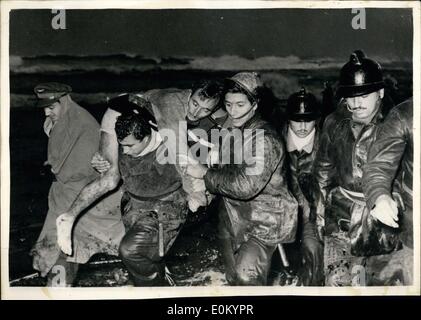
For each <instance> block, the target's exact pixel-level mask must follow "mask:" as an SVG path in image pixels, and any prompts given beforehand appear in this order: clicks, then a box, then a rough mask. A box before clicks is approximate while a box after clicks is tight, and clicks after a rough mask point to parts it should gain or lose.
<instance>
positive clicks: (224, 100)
mask: <svg viewBox="0 0 421 320" xmlns="http://www.w3.org/2000/svg"><path fill="white" fill-rule="evenodd" d="M261 88H262V84H261V82H260V79H259V76H258V74H256V73H253V72H241V73H238V74H236V75H234V76H233V77H231V78H228V79H225V80H224V81H223V82H219V81H203V82H200V83H198V84H196V85H194V86H193V87H192V89H190V90H180V89H156V90H150V91H147V92H144V93H141V94H123V95H121V96H118V97H116V98H113V99H111V100H110V101H109V102H108V109H107V111H106V112H105V114H104V116H103V118H102V123H101V128H100V129H99V126H98V124H97V123H96V121H95V120H94V119H93V118H92V117H91V116H90V115H89V113H88V112H86V111H85V110H84V109H82V108H81V107H79V106H77V105H76V104H75V103H74V102H73V101H72V100H71V98H70V96H69V93H70V91H71V88H70V87H68V86H66V85H62V84H56V83H47V84H42V85H39V86H37V87H36V88H35V92H36V94H37V96H38V98H39V105H40V106H42V107H44V109H45V114H46V116H47V120H46V124H45V125H44V127H45V128H46V133H47V134H48V135H49V145H48V155H49V156H48V162H49V164H50V165H51V166H52V172H53V173H54V174H55V176H56V180H57V181H55V182H53V185H52V187H51V189H50V196H49V205H50V207H49V212H48V215H47V220H46V223H45V226H44V229H43V232H42V234H41V236H40V238H39V240H38V242H37V243H36V245H35V247H34V249H33V250H32V254H33V255H34V268H35V269H37V270H39V271H40V272H41V273H42V275H50V274H51V269H52V267H53V266H54V265H58V264H59V265H62V266H64V268H65V269H66V274H69V276H68V279H67V283H68V285H72V283H73V280H74V275H75V270H77V266H78V264H79V263H85V262H86V261H87V260H88V259H89V258H90V257H91V256H92V255H93V254H94V253H97V252H108V253H111V254H117V252H118V255H119V256H120V257H121V259H122V261H123V263H124V265H125V267H126V268H127V270H128V272H129V274H130V277H131V281H132V283H133V284H134V285H135V286H163V285H166V284H167V277H166V267H165V259H164V258H165V255H166V254H167V252H168V250H169V249H170V247H171V246H172V244H173V243H174V241H175V239H176V237H177V235H178V234H179V232H180V230H181V228H182V227H183V224H184V222H185V221H186V217H187V215H188V212H189V211H193V212H194V211H196V210H198V208H200V207H207V206H209V204H210V203H211V201H213V202H217V203H218V205H217V208H218V210H217V211H218V218H219V226H218V234H219V239H220V252H221V256H222V258H223V262H224V268H225V275H226V280H227V282H228V284H230V285H270V283H269V273H270V271H271V267H272V263H271V262H272V257H273V256H274V254H275V252H280V253H281V256H282V258H283V259H282V262H283V263H284V267H285V268H287V266H288V261H287V260H288V258H289V256H290V255H291V254H292V255H295V256H296V257H299V259H298V261H299V263H298V265H297V266H296V267H297V269H299V270H296V272H297V275H298V277H299V280H300V283H302V284H303V285H306V286H323V285H327V286H349V285H355V284H357V285H393V284H404V285H410V284H411V283H412V265H413V249H412V248H413V238H412V233H413V230H412V161H413V136H412V100H411V99H410V100H408V101H406V102H404V103H402V104H400V105H399V106H396V107H394V108H393V109H391V108H390V107H389V106H386V105H385V103H383V97H384V82H383V75H382V70H381V67H380V65H379V64H378V63H377V62H375V61H373V60H371V59H368V58H367V57H365V56H364V54H363V53H362V52H361V51H356V52H354V53H352V55H351V57H350V60H349V62H347V63H346V64H345V65H344V66H343V68H342V69H341V74H340V79H339V87H338V97H340V100H339V103H338V105H337V107H336V109H335V111H333V112H332V113H331V114H330V115H329V116H327V117H326V119H321V118H322V114H321V112H320V105H319V103H318V101H317V99H316V97H315V96H314V95H313V94H311V93H309V92H307V91H306V90H305V89H304V88H302V89H301V90H300V91H298V92H296V93H293V94H292V95H291V96H290V97H289V99H288V101H287V112H286V118H285V123H273V122H271V121H269V120H267V119H265V117H263V116H262V113H261V112H260V109H259V108H261V99H260V97H261V96H260V90H261ZM390 109H391V110H390ZM388 113H389V114H388ZM322 120H324V121H322ZM203 133H205V134H203ZM215 137H216V138H215ZM94 169H95V170H94ZM68 190H71V192H70V191H68ZM120 203H121V205H120ZM120 206H121V208H120ZM120 211H121V215H119V214H120ZM97 220H98V221H99V222H97ZM103 235H106V236H103ZM47 240H48V241H47ZM356 270H357V271H358V272H357V271H356Z"/></svg>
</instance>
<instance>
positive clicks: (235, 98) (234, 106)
mask: <svg viewBox="0 0 421 320" xmlns="http://www.w3.org/2000/svg"><path fill="white" fill-rule="evenodd" d="M225 107H226V109H227V112H228V115H229V116H230V117H231V118H232V119H235V120H239V119H242V118H247V117H250V116H252V115H253V114H254V111H256V109H257V103H253V104H252V103H251V102H250V100H249V99H248V98H247V96H246V95H245V94H243V93H230V92H229V93H227V94H226V95H225Z"/></svg>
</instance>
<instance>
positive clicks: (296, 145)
mask: <svg viewBox="0 0 421 320" xmlns="http://www.w3.org/2000/svg"><path fill="white" fill-rule="evenodd" d="M315 135H316V128H313V130H312V131H311V132H310V133H309V134H308V136H307V137H305V138H300V137H298V136H297V135H296V134H295V133H294V131H292V130H291V128H290V127H288V135H287V151H288V152H293V151H295V150H297V151H302V150H304V151H305V152H307V153H311V152H312V151H313V146H314V137H315Z"/></svg>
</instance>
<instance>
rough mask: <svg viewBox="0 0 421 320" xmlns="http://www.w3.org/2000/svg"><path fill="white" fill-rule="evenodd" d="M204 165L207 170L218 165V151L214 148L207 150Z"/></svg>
mask: <svg viewBox="0 0 421 320" xmlns="http://www.w3.org/2000/svg"><path fill="white" fill-rule="evenodd" d="M206 164H207V165H208V167H209V168H212V167H213V166H216V165H218V164H219V150H218V149H216V148H211V149H210V150H209V153H208V156H207V158H206Z"/></svg>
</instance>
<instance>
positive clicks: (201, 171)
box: [185, 164, 208, 191]
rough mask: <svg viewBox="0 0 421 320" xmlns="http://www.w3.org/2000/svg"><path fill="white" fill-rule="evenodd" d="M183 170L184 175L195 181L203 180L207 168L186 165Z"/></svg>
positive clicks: (197, 165)
mask: <svg viewBox="0 0 421 320" xmlns="http://www.w3.org/2000/svg"><path fill="white" fill-rule="evenodd" d="M185 170H186V171H185V173H186V174H188V175H189V176H191V177H193V178H196V179H203V177H204V176H205V174H206V172H208V168H206V167H205V166H203V165H201V164H196V165H188V166H187V167H186V169H185ZM201 191H202V190H201Z"/></svg>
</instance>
